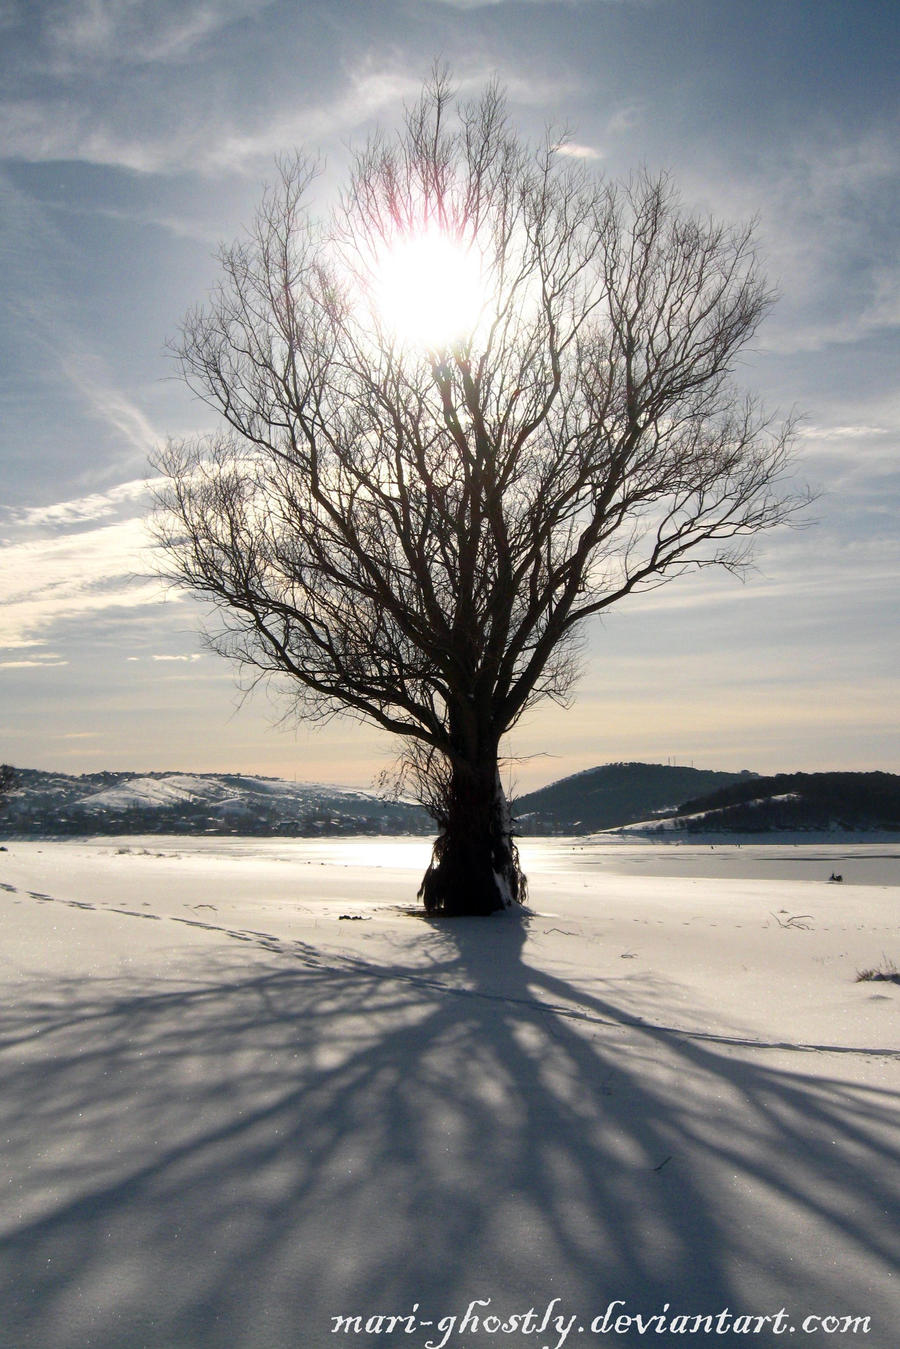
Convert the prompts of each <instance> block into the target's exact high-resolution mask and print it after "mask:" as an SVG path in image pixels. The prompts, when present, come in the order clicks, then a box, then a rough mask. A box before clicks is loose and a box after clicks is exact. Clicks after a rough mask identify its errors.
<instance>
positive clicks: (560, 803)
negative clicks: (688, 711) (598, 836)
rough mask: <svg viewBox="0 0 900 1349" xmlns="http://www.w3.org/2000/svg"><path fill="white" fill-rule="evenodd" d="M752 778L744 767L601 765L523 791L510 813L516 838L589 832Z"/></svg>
mask: <svg viewBox="0 0 900 1349" xmlns="http://www.w3.org/2000/svg"><path fill="white" fill-rule="evenodd" d="M755 777H756V774H754V773H750V772H749V771H748V770H747V769H744V770H743V771H742V772H737V773H724V772H715V771H713V770H712V769H703V768H677V767H671V766H669V765H667V764H646V763H612V764H604V765H603V767H601V768H589V769H587V770H586V771H585V772H583V773H576V774H574V775H573V776H572V777H568V778H561V779H560V780H559V781H558V782H553V783H551V784H550V786H549V787H541V788H540V789H539V790H538V791H536V792H527V793H526V794H525V795H524V796H520V797H518V798H517V799H516V800H515V802H514V803H513V814H514V816H515V819H516V822H517V830H518V832H519V833H520V834H592V833H595V832H596V831H597V830H599V829H615V828H617V827H618V826H621V825H625V824H633V823H635V822H637V821H639V820H646V819H648V818H649V817H650V816H652V815H655V814H659V813H660V812H661V811H669V812H671V811H675V810H677V808H678V806H679V805H680V804H681V802H682V801H686V800H687V799H688V798H689V797H697V796H700V795H701V794H705V793H709V792H712V791H715V790H716V789H717V788H721V787H727V786H728V785H730V784H732V783H743V782H748V781H753V780H754V779H755Z"/></svg>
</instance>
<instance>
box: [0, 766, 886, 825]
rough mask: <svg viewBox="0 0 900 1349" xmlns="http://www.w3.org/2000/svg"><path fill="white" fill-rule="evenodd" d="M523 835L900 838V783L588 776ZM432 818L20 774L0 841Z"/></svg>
mask: <svg viewBox="0 0 900 1349" xmlns="http://www.w3.org/2000/svg"><path fill="white" fill-rule="evenodd" d="M513 815H514V818H515V820H516V828H517V832H519V833H520V834H524V835H542V834H543V835H546V834H589V833H596V832H598V831H599V830H603V829H618V828H623V827H627V826H634V828H635V831H636V832H640V833H647V832H651V831H653V830H655V829H660V828H662V829H664V830H665V831H667V832H668V831H673V830H677V831H686V832H688V833H693V832H708V831H717V832H722V833H761V832H769V831H775V830H816V831H819V830H832V831H834V830H853V831H857V830H872V829H881V830H894V831H897V830H900V777H897V776H895V775H894V774H891V773H784V774H779V775H778V776H777V777H767V778H762V777H759V776H757V775H756V774H754V773H750V772H749V771H748V770H746V769H744V770H743V771H742V772H737V773H721V772H714V771H712V770H706V769H698V768H675V767H670V766H668V765H664V764H643V763H618V764H605V765H604V766H603V767H601V768H591V769H588V770H587V771H586V772H584V773H576V774H575V775H574V776H573V777H567V778H562V779H561V780H560V781H559V782H554V783H551V784H550V786H549V787H542V788H541V789H540V790H539V791H536V792H528V793H527V794H526V795H525V796H520V797H519V798H518V799H517V800H516V801H514V802H513ZM433 832H434V824H433V822H432V821H431V820H430V819H429V817H428V815H427V814H426V812H425V811H424V810H423V809H422V808H421V807H420V806H416V805H414V804H412V803H409V802H403V801H400V802H397V801H385V800H382V799H381V798H380V797H378V796H376V795H375V794H374V793H371V792H361V791H351V790H348V789H345V788H341V787H329V786H321V785H318V784H310V783H298V782H289V781H286V780H285V779H283V778H267V777H254V776H251V775H249V774H237V773H202V774H201V773H125V772H122V773H112V772H107V773H84V774H82V775H80V776H78V777H75V776H70V775H68V774H65V773H45V772H40V771H38V770H36V769H19V770H17V786H16V788H15V790H14V791H13V793H12V795H11V796H9V798H8V799H7V801H6V802H5V804H4V803H2V801H0V833H2V834H4V835H7V836H8V835H18V836H25V837H33V838H37V837H48V836H54V835H56V836H66V835H68V836H71V835H92V834H251V835H254V834H255V835H263V836H266V835H269V836H273V837H297V838H308V837H316V836H334V835H341V834H432V833H433Z"/></svg>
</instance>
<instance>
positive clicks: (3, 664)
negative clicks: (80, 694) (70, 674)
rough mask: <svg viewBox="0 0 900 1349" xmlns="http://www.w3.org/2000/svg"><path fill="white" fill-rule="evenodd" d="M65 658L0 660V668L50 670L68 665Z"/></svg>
mask: <svg viewBox="0 0 900 1349" xmlns="http://www.w3.org/2000/svg"><path fill="white" fill-rule="evenodd" d="M68 663H69V662H68V661H67V660H50V659H49V658H45V659H43V660H0V670H50V669H55V668H56V667H57V666H59V665H68Z"/></svg>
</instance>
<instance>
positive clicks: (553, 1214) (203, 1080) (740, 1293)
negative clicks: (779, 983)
mask: <svg viewBox="0 0 900 1349" xmlns="http://www.w3.org/2000/svg"><path fill="white" fill-rule="evenodd" d="M410 921H413V920H410ZM526 936H527V922H526V923H523V922H517V921H511V920H510V919H508V918H507V917H506V916H500V917H498V918H496V919H455V920H452V921H445V922H443V923H423V926H422V946H423V947H424V948H425V950H426V952H427V954H428V956H429V963H428V965H427V967H425V968H423V967H422V966H421V965H415V966H413V965H410V964H408V963H406V962H405V961H404V960H403V959H401V958H400V956H399V955H398V958H397V960H396V961H394V962H391V963H389V964H378V963H374V962H367V961H365V960H363V959H351V958H340V957H333V958H331V957H325V956H323V955H322V954H321V953H319V952H317V951H315V950H313V949H312V948H310V947H308V946H305V945H304V944H303V943H289V942H283V943H278V942H273V940H272V939H269V940H268V941H267V942H266V943H265V950H264V951H255V952H254V953H253V958H252V960H251V962H250V966H249V968H248V964H247V962H244V964H243V965H239V964H238V962H237V961H234V962H231V961H227V960H223V961H222V963H221V965H220V967H218V968H216V969H215V970H214V971H211V972H210V973H209V975H208V978H207V979H206V980H205V982H203V983H202V984H197V985H196V986H193V987H187V988H186V987H184V985H183V982H182V983H178V984H176V983H174V982H173V983H172V985H171V986H164V985H161V984H159V983H156V984H154V985H153V986H152V987H146V988H143V989H141V990H139V991H135V990H134V988H133V986H126V985H125V984H120V983H119V982H117V981H105V982H104V981H77V982H76V981H72V982H61V983H60V984H59V985H57V986H56V987H55V988H54V989H53V991H52V994H46V993H45V994H41V993H39V992H36V993H35V994H34V996H30V997H28V998H26V999H23V1000H20V1001H19V1002H18V1004H17V1005H16V1006H13V1007H7V1008H6V1009H5V1010H4V1011H3V1012H2V1014H0V1055H2V1062H3V1067H4V1089H3V1093H2V1096H0V1128H2V1137H3V1138H4V1139H5V1140H8V1141H7V1143H6V1152H7V1158H8V1164H9V1168H10V1184H9V1185H8V1186H7V1187H6V1188H7V1191H8V1193H7V1204H6V1208H7V1216H6V1218H5V1220H4V1222H3V1228H2V1233H3V1235H2V1241H0V1270H2V1272H0V1309H2V1311H0V1315H2V1319H3V1343H4V1344H8V1345H10V1346H15V1349H31V1346H34V1347H35V1349H37V1347H38V1346H40V1349H70V1346H76V1345H77V1346H81V1345H91V1346H93V1347H94V1349H126V1347H127V1349H134V1347H135V1346H143V1347H144V1349H163V1347H165V1349H176V1347H177V1349H226V1347H227V1349H250V1347H251V1346H252V1349H289V1347H290V1349H297V1346H303V1349H307V1347H310V1349H324V1346H328V1345H335V1344H338V1343H349V1344H354V1345H357V1346H376V1345H377V1346H382V1347H384V1349H386V1347H387V1346H388V1345H393V1344H397V1343H401V1344H404V1345H410V1346H412V1347H413V1349H424V1346H425V1345H426V1342H427V1341H428V1340H429V1339H430V1340H431V1342H432V1344H435V1345H436V1344H440V1343H441V1341H442V1340H445V1342H446V1344H448V1345H451V1346H452V1345H458V1346H460V1349H462V1347H463V1346H466V1347H467V1349H479V1347H480V1346H482V1345H484V1346H497V1345H500V1346H503V1349H512V1346H518V1345H519V1344H523V1345H539V1346H543V1345H544V1344H546V1345H550V1346H553V1349H555V1347H556V1345H557V1344H558V1342H560V1337H561V1336H563V1332H564V1330H565V1324H567V1323H568V1322H569V1318H570V1317H574V1318H575V1319H574V1321H573V1322H572V1324H571V1326H570V1329H569V1333H568V1337H567V1338H565V1337H564V1338H565V1342H566V1343H569V1344H572V1343H577V1342H580V1343H582V1344H585V1345H588V1344H599V1343H602V1342H604V1341H603V1340H602V1338H601V1337H600V1336H599V1334H594V1333H592V1332H591V1321H592V1319H593V1318H594V1317H597V1316H600V1317H602V1315H603V1313H604V1311H605V1309H606V1307H607V1305H608V1304H609V1303H610V1302H611V1301H613V1300H614V1299H618V1300H621V1302H622V1303H623V1304H624V1305H623V1306H620V1307H617V1308H616V1312H617V1313H618V1314H626V1315H634V1314H635V1313H641V1314H642V1315H644V1316H650V1315H652V1314H654V1313H661V1312H663V1309H664V1305H665V1304H667V1303H668V1304H669V1308H668V1311H667V1312H666V1314H667V1315H668V1316H670V1317H673V1316H675V1315H677V1314H679V1313H684V1314H690V1316H691V1318H693V1317H694V1316H705V1315H716V1314H718V1313H721V1312H722V1311H724V1310H725V1309H726V1308H727V1309H729V1310H730V1311H731V1313H732V1314H734V1315H737V1314H753V1315H754V1316H762V1315H766V1314H773V1313H776V1312H777V1311H778V1310H779V1308H781V1307H786V1308H787V1311H788V1312H789V1313H790V1314H791V1316H792V1317H793V1316H796V1317H797V1318H798V1321H797V1324H798V1326H799V1320H802V1317H803V1316H805V1315H807V1314H810V1313H814V1314H819V1315H825V1314H834V1315H840V1314H853V1315H866V1314H868V1315H870V1316H871V1317H872V1331H871V1333H870V1334H869V1335H867V1336H866V1337H865V1341H864V1342H865V1343H866V1344H867V1346H869V1349H888V1344H889V1343H890V1339H891V1331H889V1330H888V1327H890V1326H891V1319H890V1302H889V1299H890V1295H891V1284H890V1274H891V1269H892V1266H893V1265H894V1263H895V1262H896V1258H897V1251H896V1248H895V1247H893V1248H892V1240H893V1237H892V1227H891V1223H890V1213H889V1211H888V1203H889V1197H888V1191H889V1186H890V1184H891V1181H892V1177H893V1176H896V1174H897V1171H896V1161H897V1148H896V1142H897V1140H896V1136H895V1135H894V1136H893V1137H892V1133H891V1130H892V1127H894V1128H895V1123H896V1115H895V1111H896V1097H895V1096H892V1095H891V1094H890V1093H889V1092H888V1091H887V1090H885V1089H883V1088H881V1087H879V1086H876V1085H865V1084H860V1083H858V1082H856V1083H854V1082H849V1081H842V1080H840V1078H839V1077H838V1076H836V1075H835V1076H828V1077H826V1076H824V1075H823V1065H824V1064H825V1063H826V1058H825V1055H826V1054H828V1055H835V1056H834V1057H831V1056H829V1057H828V1058H827V1064H828V1066H829V1068H830V1069H832V1070H835V1069H839V1068H840V1061H839V1059H838V1058H837V1057H836V1054H837V1051H836V1050H833V1049H832V1050H829V1048H828V1047H816V1046H807V1047H802V1048H795V1049H794V1050H793V1051H792V1052H793V1053H794V1055H795V1057H796V1060H797V1061H796V1065H795V1064H794V1063H792V1064H791V1066H790V1068H785V1067H784V1064H783V1060H784V1057H785V1053H786V1052H787V1051H783V1052H782V1053H780V1054H779V1053H778V1052H777V1049H776V1048H775V1047H769V1048H767V1047H765V1046H759V1045H758V1044H751V1043H750V1042H749V1041H742V1040H741V1039H740V1038H739V1037H735V1036H732V1037H717V1036H715V1035H713V1034H701V1033H694V1034H689V1033H685V1032H679V1031H677V1030H675V1029H672V1028H671V1027H670V1028H669V1029H666V1028H665V1026H666V1024H667V1022H670V1021H671V1020H672V1016H673V1013H672V1007H671V1005H670V1000H669V998H668V995H667V991H666V990H665V989H664V988H659V989H658V990H657V991H656V995H655V1005H654V999H653V998H652V997H651V993H652V990H650V989H647V990H645V996H644V997H643V998H642V1003H641V1007H642V1013H643V1015H644V1017H646V1016H647V1011H648V1008H652V1011H653V1015H652V1019H647V1020H641V1019H640V1018H639V1017H638V1016H637V1015H636V1014H635V1012H633V1011H630V1010H628V1008H627V1004H626V1000H625V999H624V998H623V997H622V984H621V982H617V981H613V980H607V981H602V980H597V981H596V987H594V988H592V989H590V990H587V991H586V989H585V988H584V987H583V986H581V984H579V986H578V987H575V986H574V985H573V984H571V983H569V982H568V981H567V980H566V979H564V978H562V977H560V976H555V975H551V974H549V973H547V972H546V971H545V970H542V969H540V968H537V967H536V966H535V965H533V964H529V963H528V962H527V958H526V957H527V949H528V948H527V946H526V945H525V943H526ZM245 949H247V948H245ZM876 1070H877V1064H876V1065H875V1068H874V1069H873V1073H872V1076H873V1077H874V1073H875V1071H876ZM892 1163H893V1165H894V1170H893V1171H892V1169H891V1167H892ZM836 1268H837V1270H838V1272H837V1273H836ZM488 1299H490V1303H489V1305H488V1304H487V1300H488ZM553 1299H558V1301H557V1302H555V1303H554V1304H553V1307H552V1312H551V1318H550V1320H549V1321H548V1323H547V1326H546V1328H545V1332H544V1334H543V1335H542V1336H538V1335H537V1334H535V1335H533V1336H524V1337H522V1336H519V1337H517V1336H516V1335H512V1334H511V1335H506V1336H504V1335H503V1334H501V1333H499V1332H496V1333H494V1334H493V1335H491V1334H489V1333H488V1331H487V1329H486V1328H485V1327H484V1326H483V1325H481V1324H479V1325H478V1326H477V1327H476V1326H473V1324H472V1322H471V1319H470V1321H469V1323H468V1326H467V1327H466V1326H465V1325H464V1324H462V1323H461V1321H460V1320H457V1322H456V1323H455V1324H454V1325H453V1326H452V1327H451V1326H449V1324H448V1322H446V1321H444V1319H443V1318H450V1317H453V1316H456V1317H457V1318H462V1317H463V1316H464V1314H465V1312H466V1309H467V1307H468V1306H469V1304H470V1303H471V1302H472V1301H473V1300H478V1301H479V1305H478V1306H476V1307H475V1308H473V1309H472V1314H473V1315H479V1316H483V1315H484V1314H485V1313H488V1314H490V1313H491V1312H496V1313H497V1314H498V1315H500V1316H506V1315H508V1314H510V1313H519V1314H524V1313H525V1312H527V1311H528V1310H529V1308H531V1307H533V1308H535V1316H536V1318H538V1317H540V1318H543V1316H544V1315H545V1312H546V1309H547V1307H548V1304H550V1303H551V1302H552V1300H553ZM416 1304H417V1305H416ZM379 1313H380V1314H383V1315H396V1316H410V1315H414V1316H415V1317H416V1318H417V1322H418V1323H419V1324H417V1325H416V1328H415V1333H407V1332H406V1331H405V1330H404V1331H403V1332H402V1333H400V1332H398V1333H397V1334H395V1335H394V1336H390V1335H388V1334H387V1333H376V1331H375V1330H372V1331H370V1332H369V1333H366V1332H365V1330H363V1331H362V1332H361V1333H354V1331H352V1330H351V1331H344V1330H341V1331H339V1332H338V1333H337V1334H334V1333H333V1318H334V1317H337V1316H354V1317H355V1316H357V1315H359V1316H361V1317H362V1320H363V1324H364V1323H365V1320H366V1319H367V1318H368V1317H372V1316H376V1315H377V1314H379ZM556 1316H563V1317H564V1323H562V1324H561V1325H560V1326H559V1327H557V1326H556V1324H555V1320H554V1318H555V1317H556ZM425 1321H431V1322H433V1323H434V1324H433V1325H431V1326H422V1325H421V1323H422V1322H425ZM439 1323H441V1328H440V1329H439V1328H438V1325H439ZM727 1324H728V1323H726V1325H727ZM792 1324H793V1322H792ZM579 1325H581V1326H583V1327H584V1329H583V1331H582V1332H581V1333H580V1334H579V1332H578V1326H579ZM464 1330H465V1331H466V1333H465V1334H463V1331H464ZM445 1337H446V1338H445ZM612 1338H613V1340H614V1341H615V1342H617V1343H625V1344H628V1343H635V1344H637V1343H640V1342H643V1341H642V1337H641V1336H640V1335H639V1334H638V1330H637V1327H636V1326H632V1328H631V1329H630V1331H629V1332H628V1333H625V1334H622V1333H620V1334H616V1335H614V1336H613V1337H612ZM652 1338H653V1342H654V1343H655V1344H657V1345H666V1344H669V1343H671V1344H679V1345H684V1344H686V1343H708V1342H709V1340H710V1336H709V1334H708V1333H704V1332H702V1330H698V1333H697V1334H696V1335H695V1336H692V1335H691V1334H685V1333H676V1334H674V1335H672V1336H670V1335H668V1334H664V1333H660V1332H657V1333H654V1335H653V1337H652ZM715 1339H716V1341H717V1342H718V1343H724V1344H729V1343H739V1344H747V1343H753V1344H754V1345H768V1344H774V1345H780V1344H783V1343H784V1342H785V1338H784V1335H780V1336H778V1335H774V1333H772V1331H771V1323H770V1324H769V1326H765V1327H763V1328H762V1329H761V1331H760V1333H759V1334H757V1335H755V1336H749V1335H748V1334H739V1335H735V1336H732V1335H731V1334H721V1333H719V1334H716V1335H715Z"/></svg>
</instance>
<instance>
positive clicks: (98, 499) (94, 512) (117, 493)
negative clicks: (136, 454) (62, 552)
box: [6, 479, 162, 529]
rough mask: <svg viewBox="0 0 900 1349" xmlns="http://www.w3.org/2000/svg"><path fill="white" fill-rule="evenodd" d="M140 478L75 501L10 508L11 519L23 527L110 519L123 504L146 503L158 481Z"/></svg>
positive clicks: (65, 525)
mask: <svg viewBox="0 0 900 1349" xmlns="http://www.w3.org/2000/svg"><path fill="white" fill-rule="evenodd" d="M161 481H162V479H154V480H153V481H152V482H150V481H146V480H144V479H137V480H135V481H133V482H124V483H120V484H119V485H118V486H117V487H112V488H110V490H109V491H108V492H93V493H91V494H90V495H89V496H84V497H76V498H75V499H74V500H72V501H57V502H53V503H52V504H51V505H48V506H28V507H25V508H24V509H18V510H16V509H11V510H8V511H7V512H6V517H7V521H8V522H9V523H11V524H14V525H17V526H20V527H21V528H23V529H42V528H50V529H57V528H67V527H76V528H77V527H79V526H82V525H85V524H90V523H93V522H94V521H97V520H102V519H106V518H108V517H109V516H112V515H116V514H118V513H120V512H121V511H122V508H123V507H130V508H132V511H133V508H134V506H135V505H138V504H141V503H146V502H147V500H148V494H149V492H150V490H151V489H152V487H153V486H154V484H156V483H158V482H161Z"/></svg>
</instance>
